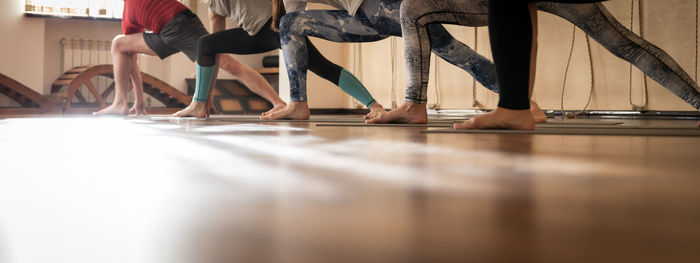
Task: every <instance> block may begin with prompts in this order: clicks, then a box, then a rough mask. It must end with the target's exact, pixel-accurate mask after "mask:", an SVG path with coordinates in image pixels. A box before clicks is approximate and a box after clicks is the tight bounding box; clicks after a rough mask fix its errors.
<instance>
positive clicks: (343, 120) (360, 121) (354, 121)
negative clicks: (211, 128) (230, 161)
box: [216, 118, 454, 126]
mask: <svg viewBox="0 0 700 263" xmlns="http://www.w3.org/2000/svg"><path fill="white" fill-rule="evenodd" d="M216 120H219V121H230V122H323V123H339V124H343V123H347V124H365V119H346V118H340V119H324V118H318V119H316V118H312V119H310V120H260V119H236V118H234V119H225V118H217V119H216ZM452 123H454V122H453V121H430V122H429V124H442V125H444V126H451V125H452Z"/></svg>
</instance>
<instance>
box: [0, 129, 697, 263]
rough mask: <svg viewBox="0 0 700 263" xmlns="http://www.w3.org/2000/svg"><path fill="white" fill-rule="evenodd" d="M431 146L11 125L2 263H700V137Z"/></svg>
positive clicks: (428, 141) (361, 138) (399, 138)
mask: <svg viewBox="0 0 700 263" xmlns="http://www.w3.org/2000/svg"><path fill="white" fill-rule="evenodd" d="M345 117H348V116H345ZM628 122H630V121H628ZM632 122H633V121H632ZM644 122H645V123H654V124H658V123H660V124H664V123H671V124H678V123H682V124H686V123H692V122H684V121H671V122H669V121H644ZM422 130H425V128H386V127H381V128H378V127H316V126H315V124H314V123H303V122H301V123H300V122H280V123H270V122H266V123H254V122H247V123H245V122H243V123H242V122H235V121H226V120H222V119H213V120H208V121H201V120H168V119H167V118H152V119H146V118H134V119H119V118H87V117H85V118H81V117H72V118H7V119H4V120H0V262H2V263H34V262H37V263H38V262H52V263H63V262H70V263H82V262H85V263H94V262H120V263H121V262H129V263H141V262H143V263H160V262H167V263H171V262H198V263H201V262H204V263H209V262H212V263H218V262H221V263H228V262H700V138H698V137H695V138H687V137H631V136H559V135H489V134H422V133H420V131H422Z"/></svg>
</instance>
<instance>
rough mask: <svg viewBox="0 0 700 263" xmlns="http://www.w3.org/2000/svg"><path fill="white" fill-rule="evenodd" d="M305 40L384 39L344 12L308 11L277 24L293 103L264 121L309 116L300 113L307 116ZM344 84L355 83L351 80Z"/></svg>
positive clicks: (360, 19)
mask: <svg viewBox="0 0 700 263" xmlns="http://www.w3.org/2000/svg"><path fill="white" fill-rule="evenodd" d="M306 36H314V37H319V38H323V39H326V40H330V41H335V42H369V41H377V40H381V39H384V38H386V37H387V35H382V34H381V33H380V32H379V31H378V30H376V29H375V28H374V27H373V26H372V24H371V23H370V22H369V21H368V20H367V19H366V17H364V16H362V15H360V14H356V16H350V15H349V14H348V13H347V12H346V11H341V10H310V11H302V12H294V13H289V14H286V15H285V16H284V17H283V18H282V20H281V22H280V39H281V43H282V51H283V54H284V58H285V64H286V67H287V74H288V76H289V80H290V96H291V101H292V103H290V104H289V105H288V106H287V108H288V109H285V110H281V111H278V112H272V113H271V114H269V115H267V116H263V117H264V118H267V119H280V118H299V117H305V116H308V113H303V112H300V111H304V110H306V111H307V112H308V105H307V103H306V99H307V98H306V73H307V70H308V69H309V68H310V64H311V63H310V55H311V54H310V49H309V45H308V44H309V43H310V42H308V41H307V37H306ZM316 61H318V60H316ZM341 74H342V72H341ZM341 76H342V75H341ZM346 77H347V76H346ZM339 80H340V79H339ZM345 80H346V81H350V82H354V80H353V79H352V78H346V79H345ZM339 83H340V82H339ZM307 118H308V117H307Z"/></svg>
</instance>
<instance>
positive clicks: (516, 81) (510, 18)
mask: <svg viewBox="0 0 700 263" xmlns="http://www.w3.org/2000/svg"><path fill="white" fill-rule="evenodd" d="M535 8H536V6H535V4H530V3H527V2H525V1H511V0H489V17H488V19H489V35H490V37H491V50H492V53H493V57H494V61H495V65H496V76H497V78H498V83H499V87H500V98H499V101H498V108H497V109H496V110H495V111H493V112H490V113H488V114H485V115H482V116H479V117H476V118H474V119H472V120H470V121H467V122H465V123H463V124H457V125H455V128H462V129H488V128H505V129H517V130H531V129H534V126H535V125H534V124H535V122H534V119H533V118H532V115H531V114H530V111H529V108H530V100H529V96H530V93H531V92H530V87H531V86H530V74H531V71H530V64H531V63H532V60H533V59H534V58H533V57H532V54H534V53H533V48H535V47H536V46H533V38H535V37H533V34H535V33H536V31H534V30H533V25H536V24H535V22H536V21H537V20H536V19H537V18H536V17H533V16H532V15H533V14H534V13H535V12H534V10H535Z"/></svg>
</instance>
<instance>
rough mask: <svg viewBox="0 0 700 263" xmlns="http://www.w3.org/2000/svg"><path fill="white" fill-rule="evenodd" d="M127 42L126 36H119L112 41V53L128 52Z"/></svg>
mask: <svg viewBox="0 0 700 263" xmlns="http://www.w3.org/2000/svg"><path fill="white" fill-rule="evenodd" d="M126 46H127V40H126V36H125V35H117V36H116V37H114V39H112V53H114V52H123V51H124V50H126Z"/></svg>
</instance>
